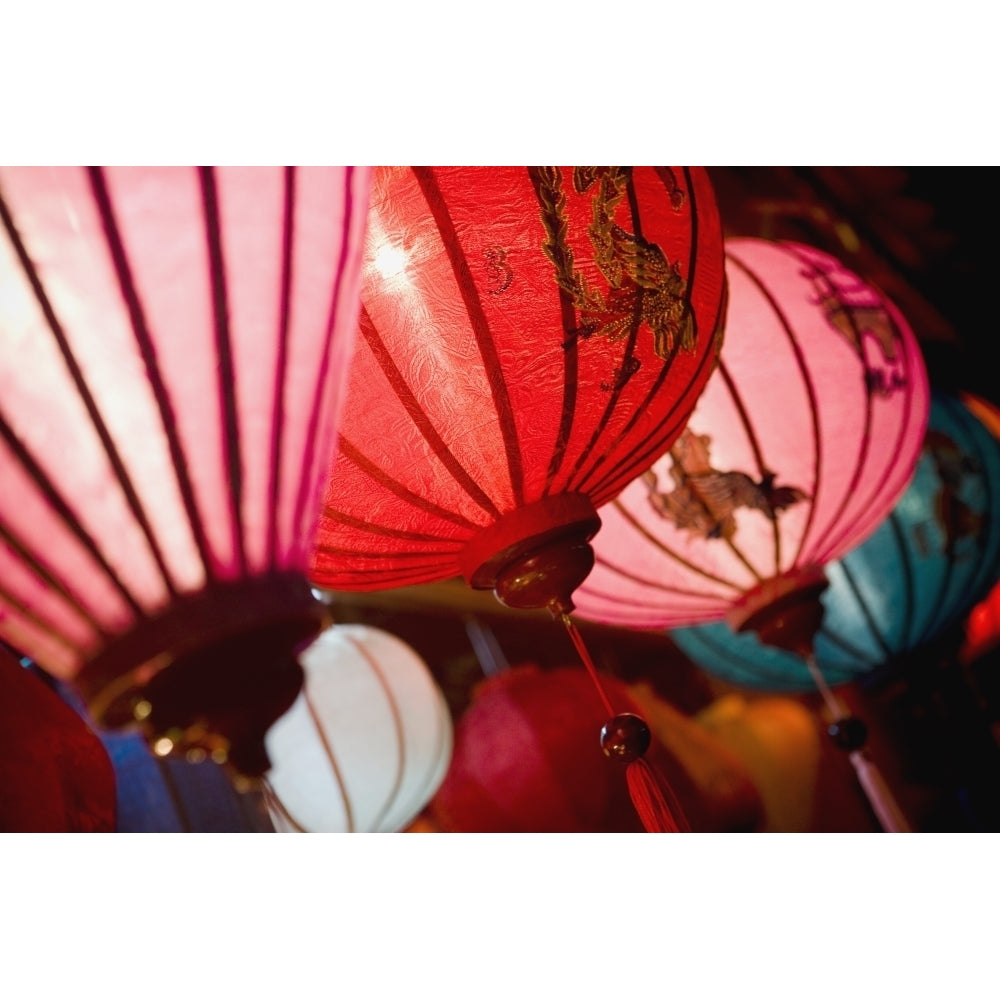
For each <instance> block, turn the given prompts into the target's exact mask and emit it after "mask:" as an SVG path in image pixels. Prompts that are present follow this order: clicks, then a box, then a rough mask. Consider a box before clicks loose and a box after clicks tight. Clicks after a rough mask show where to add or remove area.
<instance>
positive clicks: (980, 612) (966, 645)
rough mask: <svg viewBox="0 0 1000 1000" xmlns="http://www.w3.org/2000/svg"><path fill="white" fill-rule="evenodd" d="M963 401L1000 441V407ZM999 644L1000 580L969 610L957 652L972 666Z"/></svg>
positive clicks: (977, 399) (966, 396) (969, 397)
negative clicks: (962, 638)
mask: <svg viewBox="0 0 1000 1000" xmlns="http://www.w3.org/2000/svg"><path fill="white" fill-rule="evenodd" d="M961 398H962V401H963V402H964V403H965V405H966V406H967V407H968V408H969V410H971V411H972V413H974V414H975V415H976V416H977V417H978V418H979V419H980V420H981V421H982V422H983V424H984V426H986V427H987V428H988V429H989V431H990V433H991V434H992V435H993V436H994V438H996V439H998V440H1000V409H998V408H997V406H996V404H994V403H992V402H990V401H989V400H988V399H984V398H983V397H982V396H977V395H975V394H973V393H969V392H965V393H962V397H961ZM998 643H1000V583H996V584H995V585H994V586H993V587H991V589H990V591H989V593H988V594H986V596H985V597H983V598H982V599H981V600H980V601H979V602H978V603H977V604H976V605H975V606H974V607H973V608H972V609H971V610H970V611H969V613H968V616H967V618H966V619H965V636H964V640H963V642H962V645H961V648H960V649H959V652H958V658H959V660H960V661H961V662H962V663H963V664H965V665H969V664H971V663H972V662H973V661H974V660H977V659H978V658H979V657H981V656H985V655H986V654H987V653H989V652H990V651H992V650H993V649H995V648H996V646H997V645H998Z"/></svg>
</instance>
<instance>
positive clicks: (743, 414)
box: [716, 359, 781, 576]
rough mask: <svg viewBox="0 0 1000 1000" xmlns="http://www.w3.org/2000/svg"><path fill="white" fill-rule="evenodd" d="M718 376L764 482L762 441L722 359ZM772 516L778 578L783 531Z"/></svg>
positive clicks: (766, 472)
mask: <svg viewBox="0 0 1000 1000" xmlns="http://www.w3.org/2000/svg"><path fill="white" fill-rule="evenodd" d="M716 376H717V377H718V378H720V379H721V380H722V382H723V383H724V384H725V386H726V388H727V389H728V390H729V398H730V399H731V400H732V401H733V405H734V406H735V407H736V410H737V412H738V413H739V415H740V420H741V421H742V423H743V427H744V428H745V429H746V432H747V439H748V440H749V442H750V448H751V450H752V451H753V457H754V461H755V462H756V463H757V475H758V476H759V477H760V479H761V480H763V479H764V477H765V476H766V475H768V474H770V473H771V471H772V470H771V469H769V468H768V467H767V465H766V464H765V462H764V456H763V453H762V452H761V449H760V441H759V439H758V437H757V432H756V431H755V430H754V426H753V421H752V420H751V419H750V414H749V412H748V411H747V408H746V406H745V405H744V403H743V397H742V396H741V395H740V393H739V389H738V388H737V386H736V383H735V382H734V381H733V377H732V375H730V373H729V369H728V368H727V367H726V363H725V361H723V360H721V359H720V361H719V365H718V368H717V369H716ZM772 514H773V516H772V517H771V519H770V520H771V526H772V528H773V531H774V575H775V576H777V575H778V574H779V573H780V572H781V529H780V528H779V526H778V512H777V511H775V510H773V508H772ZM744 561H746V560H744Z"/></svg>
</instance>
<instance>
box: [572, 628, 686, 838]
mask: <svg viewBox="0 0 1000 1000" xmlns="http://www.w3.org/2000/svg"><path fill="white" fill-rule="evenodd" d="M558 617H559V619H560V620H561V621H562V623H563V625H565V627H566V631H567V632H569V637H570V639H572V640H573V645H574V646H575V647H576V651H577V652H578V653H579V654H580V659H581V660H582V661H583V665H584V666H585V667H586V668H587V673H588V674H590V679H591V680H592V681H593V682H594V687H595V688H596V689H597V693H598V695H599V696H600V698H601V701H602V702H603V703H604V708H605V710H606V711H607V713H608V715H609V716H610V717H611V718H610V719H609V721H608V722H607V723H606V724H605V726H604V729H603V730H602V731H601V745H602V747H604V748H605V749H604V752H605V753H606V754H607V755H608V756H616V757H618V758H619V759H620V760H624V761H626V765H625V779H626V781H627V783H628V791H629V797H630V798H631V799H632V804H633V805H634V806H635V811H636V812H637V813H638V814H639V819H640V820H641V821H642V825H643V827H644V829H645V830H646V832H647V833H681V832H682V831H683V832H684V833H690V832H691V828H690V826H689V825H688V822H687V819H686V818H685V816H684V810H683V809H682V808H681V805H680V803H679V802H678V801H677V797H676V796H675V795H674V794H673V792H672V791H671V790H670V786H669V785H668V784H667V782H666V779H664V777H663V776H662V775H661V774H660V773H659V772H658V771H656V770H655V769H654V768H653V766H652V765H651V764H650V763H649V762H648V761H647V760H646V759H645V758H644V757H643V754H644V753H645V752H646V750H647V749H648V747H649V743H650V739H651V737H650V732H649V727H648V726H647V725H646V724H645V722H644V721H643V720H642V719H640V718H639V716H637V715H632V714H631V713H625V714H621V713H616V712H615V710H614V707H613V706H612V704H611V699H610V698H609V697H608V694H607V691H605V690H604V685H603V684H601V680H600V677H599V676H598V674H597V668H596V667H595V666H594V661H593V660H592V659H591V657H590V653H589V651H588V650H587V647H586V645H585V644H584V641H583V636H581V635H580V632H579V629H577V627H576V625H574V624H573V622H572V621H571V620H570V617H569V614H568V613H567V612H561V613H560V614H559V615H558ZM609 743H610V745H611V746H612V747H613V750H614V752H613V753H609V750H608V746H609ZM668 798H669V800H670V802H669V803H668Z"/></svg>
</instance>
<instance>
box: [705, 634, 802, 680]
mask: <svg viewBox="0 0 1000 1000" xmlns="http://www.w3.org/2000/svg"><path fill="white" fill-rule="evenodd" d="M720 627H725V628H729V626H728V625H725V626H720ZM688 634H689V635H692V636H693V637H694V638H695V640H696V641H697V642H699V643H701V645H702V646H704V647H705V649H706V650H707V651H708V654H709V656H710V657H711V659H713V660H717V661H719V662H721V663H724V664H725V666H726V667H727V668H728V669H730V670H734V671H735V672H736V673H738V674H744V675H746V676H747V677H748V678H753V684H754V686H756V687H761V688H768V687H771V686H773V687H774V688H775V689H776V690H783V689H786V688H787V687H788V677H787V676H786V675H784V674H783V673H782V672H781V671H780V670H776V669H775V668H774V667H772V666H771V665H770V664H767V663H759V662H757V661H756V660H747V659H746V658H745V657H744V656H743V654H742V653H741V652H739V651H737V650H733V649H730V648H728V647H726V646H723V645H721V644H720V643H719V642H718V641H717V640H716V639H715V637H714V636H713V635H712V634H711V633H710V632H709V631H708V630H707V629H704V628H700V627H697V626H695V627H693V628H692V629H691V630H690V631H689V633H688ZM773 648H775V649H776V647H773ZM776 651H777V649H776ZM778 652H784V655H786V656H789V657H792V658H793V659H794V660H795V661H796V662H797V663H803V661H802V658H801V657H800V656H797V655H796V654H795V653H788V652H785V651H778ZM687 655H689V656H690V655H691V654H687ZM697 659H698V661H699V662H701V663H703V664H708V665H707V666H706V669H708V671H709V673H714V671H712V669H711V665H710V663H709V661H708V660H707V658H706V659H702V657H698V658H697ZM803 666H804V663H803ZM814 686H815V684H814V682H813V680H812V678H811V677H807V676H803V680H802V682H801V684H800V685H799V687H802V688H812V687H814Z"/></svg>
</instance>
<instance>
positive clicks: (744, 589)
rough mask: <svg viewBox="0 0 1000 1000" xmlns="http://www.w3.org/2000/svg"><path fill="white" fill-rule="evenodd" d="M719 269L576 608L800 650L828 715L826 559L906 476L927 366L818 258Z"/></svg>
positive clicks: (782, 247)
mask: <svg viewBox="0 0 1000 1000" xmlns="http://www.w3.org/2000/svg"><path fill="white" fill-rule="evenodd" d="M726 273H727V277H728V281H729V295H730V301H729V319H728V323H727V333H726V345H725V349H724V350H723V352H722V357H721V359H720V362H719V367H718V370H717V372H716V373H715V375H714V376H713V377H712V379H711V381H710V382H709V385H708V387H707V388H706V390H705V392H704V393H703V395H702V397H701V399H700V400H699V401H698V405H697V406H696V408H695V411H694V413H693V414H692V416H691V419H690V421H689V423H688V425H687V427H686V428H685V430H684V433H683V435H681V437H680V438H679V439H678V441H677V442H676V443H675V444H674V446H673V447H672V448H671V450H670V452H669V454H667V455H664V456H663V457H662V458H661V459H660V460H659V461H658V462H656V463H654V464H653V466H652V468H651V469H649V470H648V471H647V472H645V473H644V474H643V475H642V476H641V477H639V478H638V479H637V480H635V481H634V482H633V483H632V484H631V485H630V486H629V487H628V488H627V489H626V490H624V491H623V492H622V494H621V495H620V496H619V497H618V498H617V499H616V500H615V501H613V502H612V503H610V504H608V505H607V506H605V507H604V508H602V510H601V519H602V522H603V528H602V530H601V532H600V534H599V535H598V537H597V539H596V540H595V549H596V559H597V564H596V566H595V569H594V571H593V573H592V574H591V575H590V577H589V578H588V579H587V580H586V582H585V583H584V584H583V586H582V587H580V588H579V590H578V591H577V594H576V597H575V603H576V605H577V611H578V613H579V615H580V616H581V617H582V618H587V619H591V620H594V621H600V622H605V623H613V624H618V625H632V626H638V627H646V628H667V629H670V628H676V627H680V626H685V625H696V624H701V623H704V622H711V621H718V620H721V619H725V620H726V621H727V622H728V623H729V624H730V625H731V626H732V627H733V628H734V629H738V630H743V629H751V630H753V631H755V632H757V633H758V635H759V636H760V639H761V641H762V642H764V643H765V644H768V645H774V646H779V647H781V648H784V649H789V650H791V651H793V652H796V653H798V654H799V655H801V656H802V657H803V659H805V660H806V662H807V663H808V664H809V665H810V669H812V670H813V675H814V679H815V680H816V682H817V685H818V686H819V687H820V690H821V691H822V692H823V693H824V696H825V697H827V700H828V704H829V705H830V707H831V711H833V712H835V713H837V714H835V715H834V718H835V719H838V718H839V716H842V715H843V712H842V710H841V708H840V707H839V705H838V703H837V701H836V699H835V698H833V696H832V695H831V694H830V693H829V691H828V689H827V688H826V686H825V684H824V683H823V680H822V677H821V675H820V674H819V673H818V670H817V669H815V662H814V656H813V641H814V638H815V635H816V631H817V630H818V628H819V626H820V624H821V622H822V616H823V606H822V604H821V602H820V595H821V593H822V592H823V590H824V588H825V587H826V577H825V574H824V572H823V566H824V565H825V564H826V563H828V562H829V561H831V560H833V559H836V558H838V557H839V556H841V555H843V554H844V553H846V552H847V551H849V550H850V549H851V548H853V547H854V546H856V545H858V544H859V543H860V542H861V541H863V540H864V539H865V538H866V537H867V536H868V535H869V534H870V533H871V532H872V531H874V530H875V528H876V527H877V526H878V525H879V523H880V521H881V520H882V519H883V518H885V517H886V516H887V515H888V514H889V512H890V510H891V509H892V508H893V506H894V505H895V503H896V501H897V500H898V499H899V497H900V496H901V494H902V493H903V491H904V490H905V488H906V486H907V484H908V483H909V481H910V479H911V478H912V476H913V472H914V469H915V466H916V462H917V459H918V457H919V455H920V450H921V446H922V444H923V439H924V432H925V430H926V427H927V421H928V414H929V406H930V400H929V387H928V380H927V373H926V370H925V368H924V364H923V358H922V355H921V352H920V348H919V345H918V343H917V340H916V338H915V336H914V334H913V332H912V330H911V329H910V328H909V326H908V325H907V323H906V321H905V320H904V319H903V317H902V316H901V315H900V313H899V312H898V310H897V309H896V308H895V307H894V306H893V304H892V303H891V302H889V301H888V299H886V298H885V297H884V296H883V295H881V293H879V292H878V290H877V289H875V288H873V287H871V286H869V285H867V284H866V283H865V282H863V281H862V280H861V279H860V278H859V277H858V276H857V275H855V274H852V273H851V272H850V271H848V270H847V269H846V268H844V267H843V266H842V265H841V264H840V263H839V262H838V261H837V260H835V259H834V258H832V257H830V256H829V255H828V254H825V253H821V252H820V251H817V250H815V249H812V248H809V247H805V246H802V245H799V244H792V243H772V242H768V241H765V240H756V239H736V240H732V241H730V242H728V243H727V246H726ZM839 721H840V722H841V723H844V725H841V726H840V729H839V730H838V733H839V736H835V738H837V739H841V740H842V743H843V745H844V748H845V749H846V750H848V751H849V752H850V753H851V754H852V760H853V761H854V763H855V766H856V767H857V769H858V773H859V777H861V780H862V783H863V784H865V786H866V789H868V790H870V792H871V796H872V798H873V799H875V800H880V801H881V803H882V804H883V805H884V806H885V809H884V810H883V811H882V813H881V814H882V815H883V816H884V822H885V823H886V824H887V825H888V827H890V828H902V826H903V825H904V824H903V821H902V820H901V819H900V818H899V817H898V816H897V815H896V812H895V807H894V805H893V804H890V803H888V801H887V800H888V795H887V792H886V790H885V789H884V788H882V786H881V779H880V778H879V776H878V775H877V774H876V773H875V772H874V770H873V768H872V767H871V766H870V764H869V762H868V761H867V759H866V758H864V757H863V753H862V750H861V746H860V745H857V739H856V738H855V737H854V736H852V737H850V738H849V739H846V741H845V739H844V731H845V727H846V726H847V720H846V718H840V719H839ZM835 725H836V724H835ZM847 728H850V732H851V733H855V734H856V733H859V732H861V731H862V730H861V729H860V728H859V727H857V726H853V727H847ZM860 738H861V740H862V742H863V737H860ZM874 804H875V807H876V811H879V810H880V809H881V808H882V807H881V805H879V803H878V802H875V803H874Z"/></svg>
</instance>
